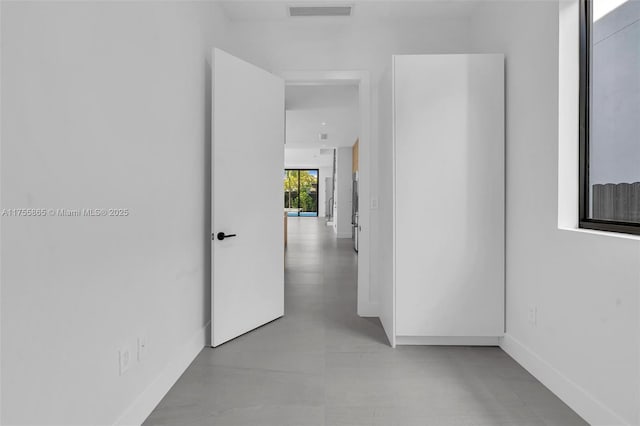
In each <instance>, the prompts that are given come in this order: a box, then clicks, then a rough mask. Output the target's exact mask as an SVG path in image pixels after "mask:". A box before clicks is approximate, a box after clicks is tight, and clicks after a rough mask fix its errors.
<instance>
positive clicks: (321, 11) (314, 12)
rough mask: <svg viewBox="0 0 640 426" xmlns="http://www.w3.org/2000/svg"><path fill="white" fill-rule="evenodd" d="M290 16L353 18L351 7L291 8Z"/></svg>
mask: <svg viewBox="0 0 640 426" xmlns="http://www.w3.org/2000/svg"><path fill="white" fill-rule="evenodd" d="M289 16H293V17H296V16H329V17H330V16H351V6H290V7H289Z"/></svg>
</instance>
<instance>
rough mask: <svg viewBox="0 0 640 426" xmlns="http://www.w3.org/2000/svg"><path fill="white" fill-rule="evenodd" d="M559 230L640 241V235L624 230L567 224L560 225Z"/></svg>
mask: <svg viewBox="0 0 640 426" xmlns="http://www.w3.org/2000/svg"><path fill="white" fill-rule="evenodd" d="M558 230H560V231H571V232H579V233H581V234H591V235H599V236H602V237H610V238H619V239H623V240H633V241H640V235H635V234H625V233H622V232H609V231H596V230H595V229H587V228H572V227H566V226H558Z"/></svg>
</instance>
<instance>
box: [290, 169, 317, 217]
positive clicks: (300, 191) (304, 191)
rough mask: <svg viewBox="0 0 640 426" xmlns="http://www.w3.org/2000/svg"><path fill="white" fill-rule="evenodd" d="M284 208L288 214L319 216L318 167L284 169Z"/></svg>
mask: <svg viewBox="0 0 640 426" xmlns="http://www.w3.org/2000/svg"><path fill="white" fill-rule="evenodd" d="M284 209H285V211H286V212H287V216H301V217H317V216H318V169H286V170H285V171H284Z"/></svg>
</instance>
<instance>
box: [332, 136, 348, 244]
mask: <svg viewBox="0 0 640 426" xmlns="http://www.w3.org/2000/svg"><path fill="white" fill-rule="evenodd" d="M352 158H353V151H352V148H351V147H347V148H337V149H336V183H335V188H336V189H335V200H334V204H333V205H334V208H333V217H334V219H333V231H334V232H335V233H336V236H337V237H338V238H351V236H352V234H353V226H352V224H351V214H352V213H353V172H352V170H353V162H352Z"/></svg>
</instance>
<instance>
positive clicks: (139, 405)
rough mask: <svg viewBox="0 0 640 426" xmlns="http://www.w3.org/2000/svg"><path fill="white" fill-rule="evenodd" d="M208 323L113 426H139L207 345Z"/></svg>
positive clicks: (177, 352) (176, 353) (176, 354)
mask: <svg viewBox="0 0 640 426" xmlns="http://www.w3.org/2000/svg"><path fill="white" fill-rule="evenodd" d="M210 324H211V323H210V322H209V323H207V324H206V325H205V326H204V327H202V329H200V330H198V331H197V332H196V333H195V334H194V335H193V336H192V337H191V339H189V341H187V342H186V344H185V345H184V346H182V348H180V349H179V350H178V351H176V352H175V354H174V356H173V359H172V360H171V361H169V362H168V363H167V365H166V366H165V367H164V369H163V370H162V371H161V372H160V374H159V375H158V377H157V378H156V379H155V380H154V381H153V382H152V383H151V384H150V385H149V386H147V388H146V389H145V390H144V391H143V392H142V393H141V394H140V395H139V396H138V398H136V400H135V401H134V402H133V404H131V405H130V406H129V408H127V410H126V411H125V412H124V414H122V416H120V418H119V419H118V420H117V421H116V422H115V423H114V426H134V425H135V426H139V425H141V424H142V423H143V422H144V421H145V420H146V419H147V417H149V414H151V412H152V411H153V409H154V408H156V406H157V405H158V403H159V402H160V401H161V400H162V398H164V396H165V395H166V394H167V392H169V389H171V387H172V386H173V385H174V384H175V383H176V382H177V381H178V379H179V378H180V376H181V375H182V373H184V371H185V370H186V369H187V367H189V365H190V364H191V362H192V361H193V360H194V359H195V357H196V356H197V355H198V354H199V353H200V351H201V350H202V348H204V347H205V345H206V344H207V341H208V338H209V335H210V334H211V333H210V332H209V326H210Z"/></svg>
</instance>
